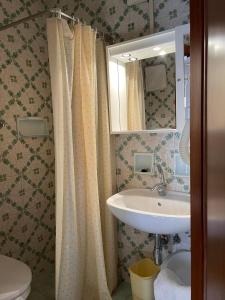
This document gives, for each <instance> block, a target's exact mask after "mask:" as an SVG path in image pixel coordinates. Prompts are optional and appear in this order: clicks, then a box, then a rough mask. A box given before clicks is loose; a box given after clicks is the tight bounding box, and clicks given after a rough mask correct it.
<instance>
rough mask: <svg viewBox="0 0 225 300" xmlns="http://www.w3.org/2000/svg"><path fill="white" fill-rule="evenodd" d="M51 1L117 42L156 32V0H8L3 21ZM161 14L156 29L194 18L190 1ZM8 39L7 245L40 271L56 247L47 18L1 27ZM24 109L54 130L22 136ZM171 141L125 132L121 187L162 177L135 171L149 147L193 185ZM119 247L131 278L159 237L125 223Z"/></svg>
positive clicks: (1, 10)
mask: <svg viewBox="0 0 225 300" xmlns="http://www.w3.org/2000/svg"><path fill="white" fill-rule="evenodd" d="M46 3H48V5H49V6H51V7H54V6H57V7H61V8H62V9H63V10H64V11H66V12H69V13H75V14H76V15H78V16H79V17H80V18H82V19H83V20H85V21H86V22H87V23H89V24H91V25H92V26H95V27H97V28H98V29H99V30H101V31H103V32H107V33H110V34H111V35H112V36H113V38H114V39H115V40H116V41H121V40H125V39H131V38H135V37H138V36H142V35H145V34H149V32H150V30H149V15H148V3H147V2H145V3H142V4H140V5H134V6H132V7H127V5H126V0H122V1H120V0H111V1H106V0H105V1H93V0H86V1H72V0H50V1H43V0H41V1H35V0H16V1H13V7H12V1H11V0H4V1H2V2H1V4H0V14H1V17H2V18H1V20H2V21H1V24H2V23H3V24H7V23H8V22H10V21H12V20H16V19H17V18H20V17H24V16H26V15H28V14H31V12H32V13H34V12H35V11H38V10H42V9H45V8H46V7H47V4H46ZM154 15H155V31H160V30H164V29H168V28H172V27H174V26H176V25H181V24H183V23H187V22H188V19H189V1H188V0H170V1H168V0H159V1H158V0H157V1H155V3H154ZM1 24H0V25H1ZM1 40H2V41H4V43H1V47H0V57H1V61H4V63H3V64H2V67H1V74H3V72H4V76H1V81H0V84H1V100H0V101H2V103H1V107H3V109H1V118H3V117H4V119H5V120H6V121H7V124H6V127H5V128H4V130H2V131H1V133H0V140H1V142H3V143H1V147H2V149H1V153H5V156H1V161H0V165H1V171H0V190H1V202H0V206H1V208H3V209H1V216H0V222H1V235H0V238H1V241H0V251H1V252H3V253H6V254H9V255H13V256H15V257H19V258H21V259H22V260H24V261H26V262H28V263H29V264H30V265H31V266H32V267H33V269H34V270H43V269H44V268H46V266H47V267H48V266H49V265H51V263H53V251H54V180H53V178H54V168H53V157H54V152H53V151H54V150H53V135H52V111H51V100H50V88H49V73H48V67H47V66H48V63H47V49H46V45H47V44H46V33H45V24H44V22H41V19H38V22H37V21H36V22H33V21H31V22H29V23H27V24H24V25H20V26H19V27H17V29H10V30H8V31H7V32H4V33H1ZM16 115H22V116H24V115H41V116H44V117H46V118H47V119H48V122H49V127H50V129H51V132H50V136H49V138H46V139H41V140H40V139H30V140H27V139H26V140H23V139H18V138H17V135H16V127H15V118H14V116H16ZM171 143H175V144H176V143H177V138H176V137H175V136H172V137H170V136H169V137H168V136H167V135H158V136H151V135H148V134H140V135H121V136H118V137H117V145H116V152H117V182H118V189H119V190H120V189H123V188H129V187H135V186H141V187H142V186H147V185H148V184H152V183H154V182H155V181H156V180H157V177H156V176H153V177H151V178H148V179H146V178H143V177H141V176H140V177H136V176H134V175H133V173H132V153H133V152H134V151H136V149H142V150H143V151H155V152H156V156H155V157H156V159H157V160H159V161H160V162H161V163H162V164H163V167H164V168H166V172H167V180H168V182H169V186H170V188H173V189H177V190H186V191H188V188H189V184H188V179H182V178H175V177H174V176H173V167H172V164H173V158H172V152H170V150H169V149H170V148H169V145H170V144H171ZM159 148H160V149H159ZM158 149H159V150H158ZM175 149H177V148H175ZM167 150H168V151H167ZM171 151H174V149H172V150H171ZM175 151H176V150H175ZM122 157H123V159H122ZM2 212H4V213H2ZM177 240H179V239H177ZM119 248H120V266H121V268H122V269H123V270H124V272H123V270H121V268H120V270H121V273H122V275H123V277H125V278H127V277H126V275H127V272H126V270H127V266H128V265H129V264H130V262H131V260H134V259H137V258H138V257H142V256H143V255H145V253H146V252H145V249H146V251H147V252H148V253H149V254H148V255H150V253H151V252H152V242H151V238H150V239H149V237H148V236H147V235H146V234H143V233H140V232H137V231H135V230H133V229H131V228H128V227H127V226H126V225H124V224H119Z"/></svg>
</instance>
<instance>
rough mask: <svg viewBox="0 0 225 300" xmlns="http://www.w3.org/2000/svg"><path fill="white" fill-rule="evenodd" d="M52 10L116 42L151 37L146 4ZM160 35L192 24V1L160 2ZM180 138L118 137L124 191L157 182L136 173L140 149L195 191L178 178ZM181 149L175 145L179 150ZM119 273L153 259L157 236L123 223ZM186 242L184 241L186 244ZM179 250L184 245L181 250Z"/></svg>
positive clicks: (180, 183)
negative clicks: (137, 262)
mask: <svg viewBox="0 0 225 300" xmlns="http://www.w3.org/2000/svg"><path fill="white" fill-rule="evenodd" d="M50 3H51V6H60V7H61V8H62V9H63V10H65V11H67V12H68V13H75V14H76V15H77V16H79V17H80V18H81V19H82V20H84V21H85V22H86V23H88V24H91V25H92V26H93V27H96V28H98V30H100V31H102V32H105V33H109V34H110V35H111V36H112V37H113V39H114V41H116V42H118V41H123V40H127V39H132V38H136V37H139V36H143V35H147V34H149V33H150V28H149V24H150V19H149V13H148V11H149V5H148V2H143V3H141V4H139V5H133V6H131V7H128V6H127V4H126V0H122V1H121V0H110V1H109V0H108V1H107V0H103V1H100V0H99V1H97V0H96V1H93V0H85V1H84V0H81V1H72V0H51V1H50ZM154 17H155V20H154V23H155V28H154V31H155V32H158V31H162V30H166V29H170V28H173V27H175V26H178V25H182V24H186V23H188V22H189V0H155V1H154ZM179 136H180V135H179V134H175V135H174V134H159V135H149V134H144V133H143V134H139V135H132V134H126V135H120V136H117V138H116V149H115V152H116V158H117V185H118V190H122V189H126V188H131V187H147V186H148V185H152V184H154V183H155V182H156V181H157V180H158V178H157V174H155V176H151V177H148V178H147V177H145V176H135V175H134V174H133V153H134V152H136V151H137V152H138V151H140V152H141V151H143V152H152V153H155V160H156V161H157V162H159V163H161V164H162V166H163V168H164V170H165V171H166V175H167V181H168V184H169V188H170V189H173V190H178V191H186V192H188V191H189V178H185V177H184V178H182V177H175V176H174V154H175V153H177V152H178V142H179ZM174 145H175V146H174ZM118 231H119V240H118V244H119V269H120V274H121V276H122V278H123V279H125V280H128V272H127V267H128V266H129V265H130V263H131V262H133V261H135V260H137V259H139V258H140V257H144V256H145V255H147V256H151V254H152V248H153V242H152V237H150V238H149V237H148V235H147V234H145V233H141V232H138V231H136V230H134V229H132V228H130V227H128V226H127V225H125V224H122V223H119V225H118ZM183 238H184V240H185V241H186V235H185V234H184V235H183V236H182V237H181V238H180V237H178V236H175V238H174V243H175V246H176V245H178V244H179V245H181V246H182V245H184V244H185V245H186V246H187V247H189V243H188V240H187V242H184V243H182V239H183ZM180 242H181V243H180ZM176 247H178V246H176Z"/></svg>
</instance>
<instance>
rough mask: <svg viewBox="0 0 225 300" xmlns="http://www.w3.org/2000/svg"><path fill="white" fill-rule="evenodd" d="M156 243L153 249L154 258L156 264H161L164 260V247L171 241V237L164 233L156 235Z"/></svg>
mask: <svg viewBox="0 0 225 300" xmlns="http://www.w3.org/2000/svg"><path fill="white" fill-rule="evenodd" d="M154 240H155V245H154V251H153V258H154V262H155V264H156V265H158V266H160V265H161V264H162V262H163V253H162V250H163V247H164V246H165V245H167V244H168V243H169V240H170V237H169V236H168V235H163V234H155V235H154Z"/></svg>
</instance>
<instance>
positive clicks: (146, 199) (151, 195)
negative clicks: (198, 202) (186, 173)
mask: <svg viewBox="0 0 225 300" xmlns="http://www.w3.org/2000/svg"><path fill="white" fill-rule="evenodd" d="M107 204H108V206H109V209H110V210H111V212H112V213H113V215H114V216H115V217H117V218H118V219H119V220H120V221H122V222H124V223H126V224H128V225H130V226H133V227H134V228H136V229H139V230H141V231H145V232H148V233H156V234H173V233H180V232H186V231H189V230H190V195H189V194H186V193H180V192H168V193H167V195H166V196H159V195H158V193H157V192H152V191H150V190H148V189H130V190H126V191H122V192H120V193H117V194H115V195H113V196H111V197H110V198H109V199H108V200H107Z"/></svg>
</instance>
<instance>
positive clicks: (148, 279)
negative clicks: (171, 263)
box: [129, 258, 160, 300]
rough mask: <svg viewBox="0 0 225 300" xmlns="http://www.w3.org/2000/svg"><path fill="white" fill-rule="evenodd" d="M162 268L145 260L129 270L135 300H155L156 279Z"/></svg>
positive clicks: (147, 259) (149, 260)
mask: <svg viewBox="0 0 225 300" xmlns="http://www.w3.org/2000/svg"><path fill="white" fill-rule="evenodd" d="M159 271H160V268H159V267H158V266H157V265H155V264H154V262H153V261H152V260H151V259H149V258H145V259H142V260H140V261H138V262H136V263H134V264H133V265H131V266H130V268H129V273H130V278H131V289H132V295H133V300H154V284H153V283H154V279H155V277H156V275H157V274H158V273H159Z"/></svg>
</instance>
